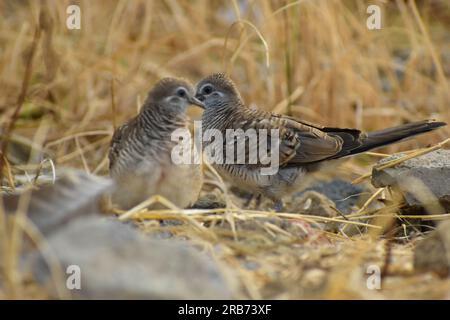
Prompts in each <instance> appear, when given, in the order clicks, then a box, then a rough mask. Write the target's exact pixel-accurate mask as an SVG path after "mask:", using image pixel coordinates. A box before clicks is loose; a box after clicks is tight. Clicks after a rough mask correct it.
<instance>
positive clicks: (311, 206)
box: [286, 191, 337, 218]
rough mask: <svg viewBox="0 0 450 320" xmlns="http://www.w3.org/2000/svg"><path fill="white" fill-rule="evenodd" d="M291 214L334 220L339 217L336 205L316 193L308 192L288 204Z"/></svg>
mask: <svg viewBox="0 0 450 320" xmlns="http://www.w3.org/2000/svg"><path fill="white" fill-rule="evenodd" d="M286 207H287V208H288V209H287V210H288V211H289V212H299V213H302V214H307V215H314V216H321V217H328V218H332V217H335V216H336V215H337V213H336V211H335V210H333V209H332V208H333V207H335V203H334V202H333V201H331V200H330V199H328V198H327V197H326V196H325V195H323V194H321V193H318V192H316V191H306V192H304V193H302V194H301V195H300V196H298V197H295V198H293V199H292V200H291V201H290V202H289V203H286Z"/></svg>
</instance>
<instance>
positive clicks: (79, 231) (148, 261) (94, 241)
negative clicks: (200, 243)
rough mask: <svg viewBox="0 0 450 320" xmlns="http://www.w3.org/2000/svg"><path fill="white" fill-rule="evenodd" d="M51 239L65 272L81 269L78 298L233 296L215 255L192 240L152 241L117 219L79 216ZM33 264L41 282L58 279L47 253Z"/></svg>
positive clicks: (52, 235)
mask: <svg viewBox="0 0 450 320" xmlns="http://www.w3.org/2000/svg"><path fill="white" fill-rule="evenodd" d="M48 243H49V246H50V248H51V251H52V252H53V253H54V254H55V255H56V257H57V259H58V260H59V261H60V263H61V265H62V269H63V270H67V269H66V268H67V267H68V266H70V265H75V266H79V268H80V271H81V289H80V290H77V289H74V290H71V291H70V292H71V294H73V296H74V297H75V298H82V299H228V298H231V291H230V289H229V288H228V287H227V285H226V283H225V280H224V278H223V275H222V274H221V273H220V272H219V269H218V266H217V265H216V264H215V263H214V262H213V260H212V259H211V258H209V257H208V256H206V255H204V254H201V253H200V252H198V251H197V250H196V249H195V248H194V247H192V246H190V245H188V244H187V243H186V242H177V241H175V240H172V241H170V240H156V239H152V238H149V237H146V236H144V235H143V234H141V233H140V232H139V231H138V230H136V229H134V228H132V227H130V226H129V225H126V224H123V223H120V222H118V221H116V220H112V219H107V218H102V217H95V216H91V217H85V218H80V219H77V220H75V221H73V222H72V223H71V224H70V225H68V226H67V227H66V228H60V229H58V230H57V231H56V232H54V233H52V234H51V235H50V237H49V238H48ZM44 252H45V251H44ZM31 268H32V272H33V274H34V275H35V277H36V279H37V280H38V281H39V282H40V283H45V284H50V283H52V281H50V271H49V268H48V266H47V264H46V263H45V262H44V259H43V256H42V255H38V254H35V255H34V256H33V257H32V258H31ZM69 275H70V274H69ZM69 275H67V276H69ZM65 281H66V280H64V281H63V282H62V285H63V286H65ZM50 287H51V288H52V287H53V286H50ZM53 290H55V288H54V287H53Z"/></svg>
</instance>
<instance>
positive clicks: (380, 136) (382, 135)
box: [196, 73, 446, 211]
mask: <svg viewBox="0 0 450 320" xmlns="http://www.w3.org/2000/svg"><path fill="white" fill-rule="evenodd" d="M196 98H198V99H199V100H201V101H202V102H203V103H204V105H205V111H204V112H203V116H202V130H203V132H206V130H207V129H216V130H219V131H220V132H222V134H223V135H224V136H226V130H227V129H242V130H243V131H245V130H248V129H255V130H256V131H257V132H260V131H258V130H259V129H266V130H268V131H269V129H277V130H278V131H277V132H278V137H279V138H278V139H277V140H276V141H277V143H276V145H277V147H278V150H279V151H278V155H279V157H278V163H279V168H278V171H277V172H276V173H275V174H272V175H267V174H266V175H263V174H261V170H260V169H261V168H262V167H263V166H264V165H265V164H264V165H263V163H262V161H258V162H257V163H256V164H255V163H249V162H244V163H241V164H237V163H216V164H214V163H213V166H214V167H215V169H216V170H217V171H218V172H219V174H221V175H222V176H223V177H224V178H225V179H226V180H228V181H229V182H231V184H233V185H235V186H238V187H239V188H241V189H244V190H247V191H250V192H251V193H252V194H256V195H263V196H266V197H268V198H270V199H272V200H273V201H274V204H275V205H274V209H275V210H276V211H280V210H281V209H282V205H283V204H282V200H281V199H282V197H283V196H285V195H288V194H290V193H292V192H294V191H296V190H298V189H299V188H300V187H301V186H302V182H304V181H305V178H306V177H307V176H308V173H310V172H312V171H315V170H318V169H320V167H321V164H322V163H324V162H327V161H328V160H332V159H338V158H342V157H346V156H350V155H354V154H358V153H361V152H365V151H368V150H371V149H374V148H377V147H381V146H384V145H387V144H391V143H394V142H398V141H400V140H403V139H405V138H408V137H411V136H414V135H417V134H421V133H424V132H428V131H432V130H434V129H436V128H439V127H441V126H444V125H446V124H445V123H444V122H436V121H433V120H424V121H418V122H413V123H409V124H405V125H400V126H397V127H392V128H388V129H383V130H379V131H373V132H369V133H363V132H361V131H359V130H357V129H340V128H330V127H323V126H320V125H316V124H312V123H309V122H306V121H302V120H299V119H295V118H293V117H289V116H285V115H279V114H274V113H270V112H265V111H262V110H255V109H250V108H248V107H246V105H245V104H244V102H243V100H242V98H241V96H240V94H239V91H238V89H237V88H236V86H235V84H234V83H233V81H232V80H231V79H229V78H228V77H227V76H226V75H225V74H222V73H218V74H212V75H210V76H208V77H206V78H204V79H203V80H201V81H200V82H199V83H198V84H197V86H196ZM267 139H269V137H268V138H267ZM247 140H248V139H247ZM258 140H260V137H259V134H258ZM214 143H217V144H219V143H222V144H223V146H218V147H219V149H220V148H222V150H223V151H224V152H226V149H227V148H226V145H227V143H228V144H229V142H228V141H225V139H223V141H215V140H214V141H213V142H211V144H214ZM233 143H234V144H236V142H233ZM206 146H207V145H206V144H204V150H205V148H206ZM268 148H269V149H270V145H269V147H268ZM249 150H253V151H255V150H256V149H255V147H253V148H252V146H246V149H245V151H244V152H245V159H246V160H247V159H249V155H248V152H249Z"/></svg>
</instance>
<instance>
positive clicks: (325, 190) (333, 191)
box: [295, 179, 364, 213]
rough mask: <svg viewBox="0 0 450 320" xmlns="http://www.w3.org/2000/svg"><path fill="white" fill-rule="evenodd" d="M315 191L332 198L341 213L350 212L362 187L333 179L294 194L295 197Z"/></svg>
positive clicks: (362, 190)
mask: <svg viewBox="0 0 450 320" xmlns="http://www.w3.org/2000/svg"><path fill="white" fill-rule="evenodd" d="M308 191H316V192H318V193H321V194H323V195H325V196H326V197H327V198H329V199H330V200H332V201H333V202H334V204H335V206H336V208H337V209H338V210H339V211H340V212H342V213H350V212H351V210H352V207H353V206H354V205H356V204H357V203H359V201H360V199H361V194H362V193H363V192H364V189H363V188H362V187H361V186H357V185H353V184H351V183H350V182H347V181H344V180H339V179H336V180H333V181H330V182H319V183H316V184H314V185H312V186H311V187H310V188H307V189H305V190H303V191H302V192H299V193H297V194H295V197H300V196H302V195H303V194H304V193H305V192H308Z"/></svg>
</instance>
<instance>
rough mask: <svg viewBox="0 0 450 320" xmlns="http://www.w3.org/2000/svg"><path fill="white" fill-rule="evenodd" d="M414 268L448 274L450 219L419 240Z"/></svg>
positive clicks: (449, 267)
mask: <svg viewBox="0 0 450 320" xmlns="http://www.w3.org/2000/svg"><path fill="white" fill-rule="evenodd" d="M414 268H415V269H416V270H418V271H433V272H436V273H438V274H440V275H442V276H447V275H448V274H449V271H450V221H448V220H447V221H444V222H442V223H440V224H439V226H438V228H437V229H436V230H434V231H433V232H431V234H430V235H429V236H428V237H427V238H425V239H423V240H422V241H420V242H418V244H417V246H416V248H415V250H414Z"/></svg>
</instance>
